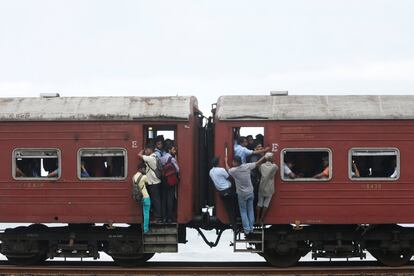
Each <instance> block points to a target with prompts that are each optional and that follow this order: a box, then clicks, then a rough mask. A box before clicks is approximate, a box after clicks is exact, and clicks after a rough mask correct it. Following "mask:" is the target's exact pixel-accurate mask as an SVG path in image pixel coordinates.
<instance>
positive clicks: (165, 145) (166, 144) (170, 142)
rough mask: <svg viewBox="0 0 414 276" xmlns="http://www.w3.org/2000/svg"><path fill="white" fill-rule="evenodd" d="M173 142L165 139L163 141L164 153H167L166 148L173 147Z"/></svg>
mask: <svg viewBox="0 0 414 276" xmlns="http://www.w3.org/2000/svg"><path fill="white" fill-rule="evenodd" d="M174 145H175V144H174V141H173V140H171V139H165V141H164V148H165V149H166V150H165V151H167V147H169V146H174Z"/></svg>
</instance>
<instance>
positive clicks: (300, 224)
mask: <svg viewBox="0 0 414 276" xmlns="http://www.w3.org/2000/svg"><path fill="white" fill-rule="evenodd" d="M413 119H414V97H412V96H223V97H220V99H219V100H218V103H217V108H216V111H215V155H217V156H221V157H223V156H224V153H225V150H226V148H227V150H228V152H229V156H230V158H231V156H233V143H234V141H235V139H236V138H237V135H239V133H240V132H243V131H244V133H248V132H249V130H250V131H251V132H256V133H257V132H258V130H259V132H261V134H263V135H264V144H265V145H268V146H270V147H271V148H272V151H273V152H274V153H275V163H276V164H278V165H279V167H280V173H278V175H277V177H276V178H275V184H276V192H275V194H274V196H273V199H272V201H271V205H270V206H269V211H268V213H267V216H266V219H265V224H266V225H271V227H264V229H262V231H263V233H264V246H263V245H262V243H260V239H259V241H258V242H251V243H250V244H253V249H252V250H253V251H258V252H260V254H262V255H263V256H264V257H265V258H266V259H267V260H268V261H269V262H271V263H272V264H275V265H279V266H288V265H292V264H294V263H295V262H297V261H298V260H299V259H300V257H301V256H303V255H305V254H307V253H308V252H309V251H311V252H312V253H313V257H314V258H318V257H329V258H334V257H346V258H348V257H360V258H364V257H365V253H364V250H365V249H367V250H368V251H369V252H370V253H371V254H372V255H373V256H374V257H376V258H377V259H378V260H380V261H381V262H383V263H385V264H387V265H402V264H404V263H406V262H407V261H408V260H409V259H410V258H411V256H412V255H413V252H414V234H413V231H411V228H404V227H401V226H398V225H397V223H414V170H412V169H411V166H412V164H413V163H414V148H413V144H414V143H413V142H414V120H413ZM221 159H222V162H223V158H221ZM324 159H325V160H327V161H328V164H329V165H328V170H329V174H328V177H326V178H323V179H317V178H315V177H314V176H315V175H316V174H318V173H320V172H321V171H322V170H323V169H324V167H323V160H324ZM287 163H289V166H290V169H291V170H292V171H293V172H294V178H293V177H290V176H288V175H286V174H285V171H287V169H286V166H285V164H287ZM222 165H224V164H222ZM216 200H217V217H218V219H219V220H220V221H222V222H227V214H226V213H225V210H224V207H223V205H222V202H221V201H220V199H219V197H218V195H216ZM241 242H243V241H241ZM236 243H237V239H236Z"/></svg>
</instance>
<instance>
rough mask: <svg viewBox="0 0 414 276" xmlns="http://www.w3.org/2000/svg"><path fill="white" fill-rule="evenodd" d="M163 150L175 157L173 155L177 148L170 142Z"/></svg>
mask: <svg viewBox="0 0 414 276" xmlns="http://www.w3.org/2000/svg"><path fill="white" fill-rule="evenodd" d="M165 152H168V153H169V154H171V155H172V156H174V157H175V155H176V154H177V148H176V147H175V146H174V145H171V144H170V145H168V146H167V147H166V148H165Z"/></svg>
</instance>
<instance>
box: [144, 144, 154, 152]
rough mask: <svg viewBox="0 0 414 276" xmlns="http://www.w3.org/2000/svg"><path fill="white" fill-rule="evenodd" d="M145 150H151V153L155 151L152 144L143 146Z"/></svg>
mask: <svg viewBox="0 0 414 276" xmlns="http://www.w3.org/2000/svg"><path fill="white" fill-rule="evenodd" d="M145 148H146V149H150V150H152V151H154V150H155V146H154V144H153V143H149V144H147V145H146V146H145Z"/></svg>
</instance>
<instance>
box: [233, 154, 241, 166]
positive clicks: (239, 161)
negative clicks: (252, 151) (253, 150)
mask: <svg viewBox="0 0 414 276" xmlns="http://www.w3.org/2000/svg"><path fill="white" fill-rule="evenodd" d="M233 161H235V162H236V163H237V164H239V165H241V163H242V161H241V157H240V156H238V155H236V156H234V157H233Z"/></svg>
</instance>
